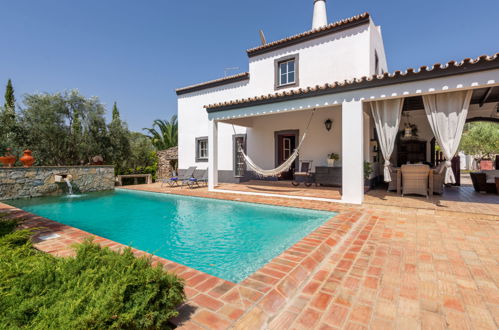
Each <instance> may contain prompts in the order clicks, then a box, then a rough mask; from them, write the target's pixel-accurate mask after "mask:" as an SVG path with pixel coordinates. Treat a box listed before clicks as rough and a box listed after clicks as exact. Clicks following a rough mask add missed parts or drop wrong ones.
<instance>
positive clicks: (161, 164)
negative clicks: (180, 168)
mask: <svg viewBox="0 0 499 330" xmlns="http://www.w3.org/2000/svg"><path fill="white" fill-rule="evenodd" d="M157 155H158V171H157V173H156V178H157V179H166V178H170V177H172V175H173V171H174V170H175V169H174V168H173V166H172V161H173V162H177V160H178V148H177V147H173V148H170V149H166V150H161V151H158V152H157Z"/></svg>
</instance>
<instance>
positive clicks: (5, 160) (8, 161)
mask: <svg viewBox="0 0 499 330" xmlns="http://www.w3.org/2000/svg"><path fill="white" fill-rule="evenodd" d="M11 150H12V149H11V148H7V152H6V153H5V156H3V157H0V163H2V164H3V165H4V166H6V167H12V166H14V164H15V163H16V156H14V155H13V154H12V153H11V152H10V151H11Z"/></svg>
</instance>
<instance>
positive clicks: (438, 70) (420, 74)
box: [204, 53, 499, 112]
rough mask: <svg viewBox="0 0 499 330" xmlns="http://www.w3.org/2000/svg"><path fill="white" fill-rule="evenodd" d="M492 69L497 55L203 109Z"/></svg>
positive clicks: (498, 61)
mask: <svg viewBox="0 0 499 330" xmlns="http://www.w3.org/2000/svg"><path fill="white" fill-rule="evenodd" d="M493 69H499V53H496V54H495V55H492V56H487V55H482V56H480V57H478V58H477V59H471V58H466V59H464V60H462V61H461V62H456V61H450V62H448V63H447V64H444V65H442V64H440V63H436V64H434V65H433V66H432V67H427V66H422V67H420V68H419V71H416V70H414V69H413V68H409V69H407V70H406V71H405V72H401V71H395V72H394V73H391V74H389V73H384V74H382V75H373V76H372V77H362V78H360V79H357V78H355V79H353V80H345V81H343V82H335V83H332V84H324V85H321V86H319V85H316V86H314V87H306V88H299V89H294V90H288V91H283V92H277V93H274V94H267V95H261V96H255V97H250V98H245V99H239V100H234V101H228V102H223V103H216V104H210V105H205V106H204V108H206V109H207V111H208V112H217V111H225V110H231V109H239V108H245V107H248V106H255V105H260V104H269V103H277V102H283V101H289V100H294V99H302V98H307V97H313V96H320V95H326V94H337V93H341V92H346V91H351V90H358V89H367V88H373V87H380V86H388V85H394V84H400V83H406V82H412V81H418V80H426V79H432V78H439V77H446V76H453V75H458V74H465V73H471V72H479V71H485V70H493Z"/></svg>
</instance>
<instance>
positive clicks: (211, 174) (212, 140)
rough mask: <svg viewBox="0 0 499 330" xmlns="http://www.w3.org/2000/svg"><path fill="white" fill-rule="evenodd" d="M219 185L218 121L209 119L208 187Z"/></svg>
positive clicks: (212, 187) (210, 188)
mask: <svg viewBox="0 0 499 330" xmlns="http://www.w3.org/2000/svg"><path fill="white" fill-rule="evenodd" d="M217 185H218V122H217V121H215V120H214V119H211V120H210V121H209V132H208V189H209V190H213V189H215V187H216V186H217Z"/></svg>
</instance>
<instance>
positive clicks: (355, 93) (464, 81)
mask: <svg viewBox="0 0 499 330" xmlns="http://www.w3.org/2000/svg"><path fill="white" fill-rule="evenodd" d="M497 86H499V67H496V68H489V69H488V70H480V71H473V72H466V73H460V74H455V75H447V76H436V77H433V78H427V79H424V80H412V81H405V82H400V81H399V82H398V83H396V84H384V85H375V86H369V87H358V88H350V89H343V90H341V91H339V90H336V91H335V92H333V93H321V94H317V93H315V94H312V93H307V94H303V95H302V94H300V95H291V97H289V98H285V99H280V100H279V101H275V102H252V103H249V104H245V105H243V106H238V107H234V108H230V109H229V108H225V109H224V110H211V109H210V110H211V111H210V110H208V117H209V118H210V119H214V120H228V119H235V118H244V117H253V116H262V115H268V114H277V113H285V112H290V111H300V110H306V109H311V108H322V107H334V106H338V105H342V104H343V103H345V102H350V101H352V100H357V101H364V102H367V101H375V100H382V99H390V98H400V97H404V98H409V97H414V96H421V95H427V94H435V93H443V92H452V91H458V90H469V89H473V90H475V89H484V88H489V87H495V88H496V87H497Z"/></svg>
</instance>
